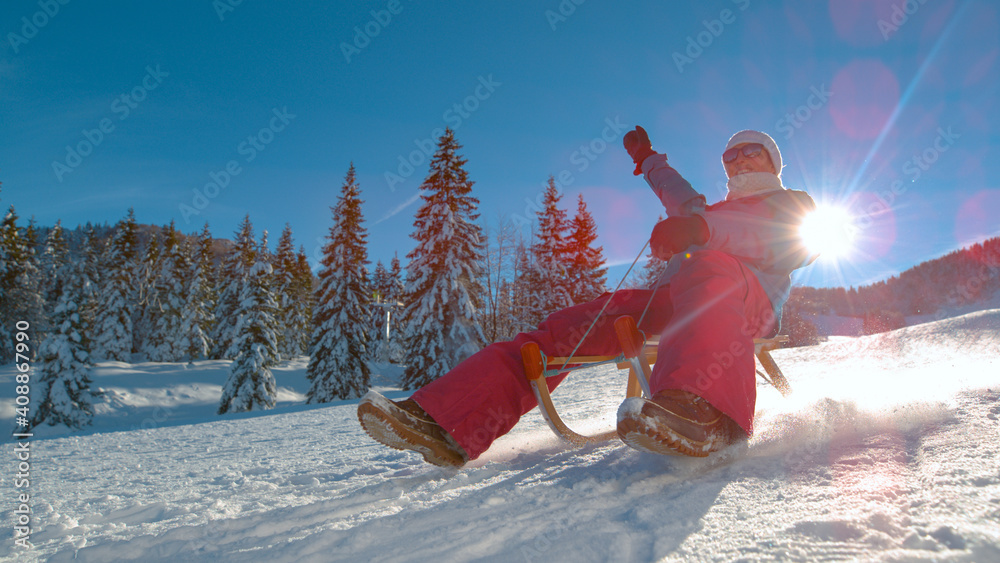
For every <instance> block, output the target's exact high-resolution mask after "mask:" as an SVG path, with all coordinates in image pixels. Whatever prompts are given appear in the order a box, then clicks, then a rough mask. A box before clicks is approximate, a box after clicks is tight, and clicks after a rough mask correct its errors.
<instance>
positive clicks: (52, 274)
mask: <svg viewBox="0 0 1000 563" xmlns="http://www.w3.org/2000/svg"><path fill="white" fill-rule="evenodd" d="M40 262H41V268H42V271H41V274H42V297H43V298H44V299H45V313H46V317H47V318H49V319H51V318H52V317H53V314H54V313H53V312H54V310H55V307H56V305H57V303H58V301H59V296H60V295H62V293H63V285H64V284H65V283H66V280H65V279H63V278H64V277H66V276H69V275H72V273H73V270H72V268H69V267H68V266H69V262H70V256H69V243H68V242H67V241H66V235H65V233H64V232H63V228H62V221H56V224H55V226H53V227H52V229H50V230H49V233H48V235H46V237H45V243H44V244H43V245H42V257H41V260H40ZM47 329H48V327H46V331H47Z"/></svg>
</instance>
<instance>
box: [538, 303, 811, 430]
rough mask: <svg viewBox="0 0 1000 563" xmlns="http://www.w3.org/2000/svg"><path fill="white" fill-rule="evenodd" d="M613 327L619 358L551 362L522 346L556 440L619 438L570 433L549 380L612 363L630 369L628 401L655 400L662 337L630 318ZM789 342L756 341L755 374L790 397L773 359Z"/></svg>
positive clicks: (781, 337) (783, 338) (775, 339)
mask: <svg viewBox="0 0 1000 563" xmlns="http://www.w3.org/2000/svg"><path fill="white" fill-rule="evenodd" d="M614 326H615V333H616V334H617V336H618V341H619V343H620V344H621V348H622V353H621V354H620V355H618V356H575V357H559V356H556V357H551V358H549V357H547V356H545V355H544V354H543V353H542V352H541V350H540V349H539V348H538V344H537V343H535V342H527V343H525V344H524V345H523V346H521V359H522V360H523V361H524V372H525V375H526V376H527V378H528V383H529V384H530V385H531V389H532V391H533V392H534V393H535V398H536V399H538V410H539V411H540V412H541V413H542V417H543V418H544V419H545V422H546V423H548V425H549V428H551V429H552V431H553V432H555V433H556V435H557V436H559V437H560V438H562V439H563V440H565V441H567V442H569V443H571V444H573V445H576V446H582V445H584V444H589V443H597V442H606V441H609V440H613V439H615V438H616V437H617V436H618V433H617V431H615V430H611V431H608V432H603V433H600V434H596V435H593V436H587V435H583V434H580V433H577V432H574V431H573V430H571V429H570V428H569V427H568V426H567V425H566V423H565V422H563V420H562V419H561V418H560V417H559V413H558V412H556V407H555V405H554V404H553V403H552V396H551V395H550V394H549V387H548V385H546V384H545V378H546V377H552V376H555V375H558V374H560V373H565V372H567V371H571V370H575V369H582V368H588V367H595V366H600V365H606V364H612V363H613V364H615V365H616V366H617V367H618V369H625V368H628V370H629V376H628V383H627V384H626V387H625V396H626V397H638V396H639V395H640V394H644V395H645V396H646V397H651V396H652V393H650V389H649V377H650V375H651V373H652V368H651V366H652V365H653V364H654V363H656V347H657V344H659V337H654V338H650V339H646V338H644V337H643V335H642V332H640V331H639V329H638V327H637V326H636V323H635V320H634V319H633V318H632V317H630V316H627V315H626V316H622V317H619V318H618V319H617V320H615V325H614ZM786 342H788V337H787V336H785V335H778V336H775V337H773V338H756V339H754V341H753V344H754V356H756V358H757V361H758V362H760V365H761V367H763V368H764V372H761V371H760V370H759V369H758V370H756V371H757V375H759V376H760V377H761V378H762V379H763V380H764V381H766V382H767V383H769V384H771V385H772V386H774V388H775V389H777V390H778V391H779V392H780V393H781V394H782V395H783V396H787V395H788V394H789V393H791V391H792V389H791V387H790V386H789V385H788V380H787V379H785V376H784V375H783V374H782V373H781V370H780V369H779V368H778V364H777V363H775V361H774V358H772V357H771V351H772V350H775V349H777V348H780V347H781V346H782V345H783V344H784V343H786ZM569 362H572V363H571V364H570V363H569Z"/></svg>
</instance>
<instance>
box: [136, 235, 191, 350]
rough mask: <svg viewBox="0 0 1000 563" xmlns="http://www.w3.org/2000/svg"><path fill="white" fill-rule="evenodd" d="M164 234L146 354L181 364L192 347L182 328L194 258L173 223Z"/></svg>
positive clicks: (151, 296) (151, 298)
mask: <svg viewBox="0 0 1000 563" xmlns="http://www.w3.org/2000/svg"><path fill="white" fill-rule="evenodd" d="M161 233H162V237H163V244H162V250H161V252H162V255H161V257H160V260H159V263H158V264H157V266H158V267H157V270H156V272H155V273H154V275H153V280H152V286H153V290H152V291H151V292H150V300H149V303H148V304H147V308H148V311H149V326H150V330H149V333H148V335H147V337H146V342H145V348H144V350H143V351H144V352H145V354H146V357H147V358H148V359H149V360H150V361H152V362H177V361H180V360H182V359H184V358H185V356H186V353H187V348H188V346H187V344H188V343H187V341H186V339H185V338H184V336H185V335H183V334H182V330H181V327H182V325H183V323H184V318H183V314H184V307H185V305H186V304H187V303H188V300H189V299H188V282H189V276H190V273H191V269H192V267H191V257H190V256H189V255H188V252H187V250H186V248H185V245H184V242H183V240H182V239H181V235H180V233H179V232H178V231H177V228H176V227H175V225H174V223H173V221H171V222H170V225H169V226H166V227H164V228H163V229H162V231H161Z"/></svg>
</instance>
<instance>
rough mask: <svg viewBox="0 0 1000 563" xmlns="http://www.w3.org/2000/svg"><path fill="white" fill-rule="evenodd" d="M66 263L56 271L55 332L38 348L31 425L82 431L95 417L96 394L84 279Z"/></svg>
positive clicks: (53, 315)
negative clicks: (83, 304) (81, 306)
mask: <svg viewBox="0 0 1000 563" xmlns="http://www.w3.org/2000/svg"><path fill="white" fill-rule="evenodd" d="M73 270H74V268H73V267H72V266H71V265H70V264H66V265H65V266H64V267H63V270H62V271H60V272H56V273H55V274H56V276H57V279H59V280H61V281H60V282H59V283H58V286H57V287H58V289H57V290H56V291H57V294H56V295H55V296H54V298H55V300H56V303H55V306H54V307H53V310H52V317H51V326H52V331H51V332H50V333H49V334H48V335H46V337H45V339H44V340H43V341H42V342H41V344H40V345H39V349H38V358H39V368H38V371H39V376H38V378H37V383H36V384H35V385H33V386H32V389H31V391H32V406H33V409H34V410H33V412H34V415H33V417H32V420H31V426H32V427H35V426H39V425H41V424H44V423H47V424H50V425H53V426H54V425H56V424H65V425H66V426H68V427H70V428H82V427H84V426H87V425H88V424H90V422H91V420H92V419H93V417H94V407H93V401H94V395H93V394H92V393H91V391H90V384H91V379H90V375H91V360H90V354H89V353H88V352H87V348H88V345H89V342H88V341H87V339H86V338H85V335H86V334H87V333H88V330H87V327H86V326H84V324H83V320H82V318H81V317H80V314H79V305H78V302H79V301H80V298H81V297H82V295H83V288H82V285H81V280H80V279H79V278H78V277H76V276H73V275H72V274H73Z"/></svg>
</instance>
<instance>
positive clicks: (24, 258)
mask: <svg viewBox="0 0 1000 563" xmlns="http://www.w3.org/2000/svg"><path fill="white" fill-rule="evenodd" d="M17 218H18V217H17V213H16V212H15V210H14V206H11V207H10V210H9V211H8V212H7V213H6V215H4V218H3V222H2V223H0V363H5V362H9V361H13V360H14V339H13V337H14V330H15V323H17V322H18V321H25V322H27V323H28V325H29V328H28V330H27V331H25V332H26V333H27V334H28V337H29V338H30V339H31V340H32V341H33V342H38V340H39V338H40V335H41V334H42V332H43V328H44V327H43V325H44V324H45V302H44V299H43V298H42V290H41V287H40V279H41V275H40V268H39V263H38V256H37V255H36V254H35V234H34V230H33V229H32V228H31V225H30V224H29V226H28V227H27V228H26V229H25V230H24V232H22V231H21V229H20V228H19V227H18V226H17ZM33 349H34V348H33Z"/></svg>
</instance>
